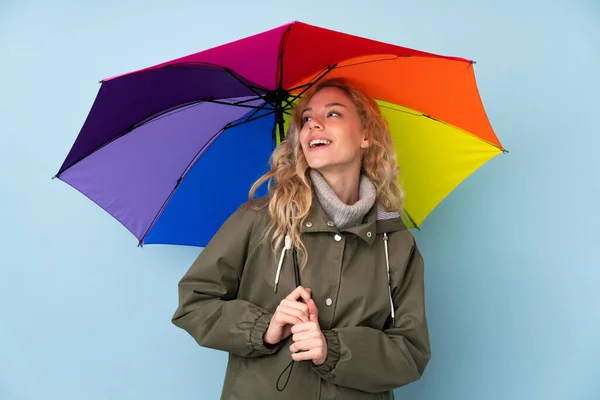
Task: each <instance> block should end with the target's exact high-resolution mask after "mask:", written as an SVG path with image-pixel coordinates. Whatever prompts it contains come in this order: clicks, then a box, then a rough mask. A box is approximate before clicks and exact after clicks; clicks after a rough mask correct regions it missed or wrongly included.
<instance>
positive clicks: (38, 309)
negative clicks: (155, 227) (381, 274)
mask: <svg viewBox="0 0 600 400" xmlns="http://www.w3.org/2000/svg"><path fill="white" fill-rule="evenodd" d="M78 3H79V4H77V3H76V2H72V3H71V2H68V1H51V2H50V1H49V2H42V1H27V0H1V1H0V60H1V62H0V121H1V122H2V123H1V125H0V182H1V183H2V185H1V186H0V187H1V188H2V189H1V190H2V195H1V196H0V224H1V225H0V226H1V227H2V229H0V263H1V266H0V399H1V400H4V399H9V400H12V399H36V400H37V399H45V400H51V399H61V400H63V399H64V400H66V399H89V400H92V399H103V400H104V399H145V400H149V399H167V398H197V399H217V398H218V396H219V393H220V390H221V384H222V378H223V375H224V367H225V361H226V354H224V353H220V352H217V351H213V350H208V349H202V348H199V347H198V346H197V345H196V344H195V343H194V342H193V340H192V338H191V337H189V336H188V335H187V334H186V333H185V332H183V331H181V330H178V329H177V328H175V327H174V326H173V325H171V323H170V318H171V316H172V314H173V312H174V310H175V308H176V305H177V291H176V286H177V281H178V280H179V278H180V277H181V276H182V275H183V274H184V273H185V271H186V270H187V269H188V268H189V266H190V264H191V263H192V262H193V260H194V259H195V258H196V256H197V254H198V252H199V251H200V249H198V248H193V247H181V246H180V247H178V246H158V245H152V246H146V247H144V248H143V249H140V248H138V247H137V246H136V245H137V240H136V239H135V238H134V237H133V236H132V235H131V234H130V233H129V232H128V231H127V230H126V229H124V228H123V227H122V226H121V225H120V224H119V223H118V222H117V221H115V220H113V219H112V218H110V217H109V216H108V215H107V214H106V213H105V212H104V211H102V210H101V209H99V208H98V207H97V206H95V205H94V204H93V203H92V202H90V201H89V200H87V199H86V198H84V196H82V195H80V194H79V193H77V192H76V191H74V190H73V189H71V188H70V187H68V186H67V185H66V184H64V183H62V182H60V181H58V180H52V179H51V177H52V176H53V175H54V173H55V172H56V171H57V170H58V168H59V166H60V164H61V163H62V161H63V159H64V157H65V155H66V153H67V152H68V150H69V148H70V146H71V144H72V142H73V141H74V139H75V137H76V135H77V132H78V131H79V129H80V127H81V125H82V123H83V121H84V118H85V116H86V115H87V112H88V110H89V107H90V106H91V104H92V102H93V99H94V97H95V95H96V93H97V90H98V81H99V80H100V79H102V78H105V77H109V76H112V75H116V74H119V73H122V72H127V71H130V70H134V69H138V68H141V67H144V66H148V65H152V64H155V63H158V62H162V61H165V60H168V59H172V58H176V57H179V56H182V55H186V54H189V53H193V52H196V51H199V50H202V49H205V48H209V47H212V46H215V45H218V44H221V43H225V42H228V41H231V40H235V39H238V38H241V37H244V36H247V35H251V34H254V33H258V32H261V31H264V30H267V29H270V28H272V27H275V26H279V25H281V24H284V23H286V22H289V21H292V20H301V21H303V22H307V23H311V24H315V25H319V26H324V27H328V28H331V29H336V30H340V31H344V32H350V33H353V34H356V35H360V36H367V37H370V38H374V39H379V40H383V41H386V42H392V43H396V44H400V45H404V46H408V47H414V48H419V49H422V50H426V51H432V52H437V53H443V54H447V55H458V56H463V57H467V58H471V59H474V60H476V61H477V64H476V66H475V70H476V74H477V79H478V84H479V88H480V92H481V95H482V98H483V101H484V104H485V106H486V110H487V112H488V115H489V117H490V120H491V121H492V124H493V126H494V128H495V130H496V132H497V134H498V135H499V137H500V138H501V140H502V142H503V144H504V145H505V146H506V147H507V148H508V149H509V150H510V154H508V155H502V156H498V157H496V158H495V159H493V160H492V161H491V162H489V163H488V164H486V165H485V166H484V167H483V168H481V169H480V170H479V171H477V173H475V174H474V175H473V176H472V177H471V178H469V179H468V180H467V181H466V182H464V184H462V185H461V186H460V187H459V188H458V189H457V190H456V191H454V192H453V193H452V194H451V196H449V197H448V198H447V199H446V201H444V203H443V204H442V205H441V206H440V207H439V208H438V209H436V210H435V212H434V213H433V214H432V215H431V216H430V218H429V219H428V220H427V221H426V222H425V224H424V225H423V227H422V230H421V231H420V232H416V236H417V240H418V241H419V244H420V246H421V248H422V251H423V253H424V256H425V257H426V261H427V272H426V284H427V307H428V316H429V321H430V327H431V339H432V349H433V359H432V361H431V363H430V365H429V367H428V369H427V371H426V373H425V376H424V377H423V379H422V380H420V381H418V382H416V383H414V384H411V385H409V386H407V387H405V388H402V389H400V390H399V391H398V395H399V398H403V399H427V400H438V399H439V400H454V399H456V400H469V399H473V400H481V399H486V400H496V399H544V400H548V399H561V400H563V399H569V400H575V399H576V400H584V399H585V400H594V399H595V400H597V399H600V340H599V338H600V335H599V331H600V290H599V289H598V285H599V281H600V262H599V261H598V259H599V257H598V248H599V246H598V243H599V239H600V235H599V234H598V232H597V229H598V225H599V223H600V218H599V213H598V209H597V204H598V197H599V195H600V182H599V178H598V174H599V173H600V167H599V163H598V149H599V147H600V134H599V132H598V122H597V117H598V109H599V108H600V101H599V97H598V93H599V89H600V85H599V78H598V71H600V23H599V21H600V3H598V1H597V0H589V1H566V0H563V1H556V2H545V1H504V2H492V1H487V0H485V1H484V0H479V1H466V0H458V1H452V2H451V1H444V0H438V1H420V2H415V1H410V2H409V1H389V2H385V1H373V2H372V3H370V5H368V6H367V3H366V2H365V1H362V2H353V1H326V2H325V1H304V2H280V1H278V2H274V1H273V2H255V1H252V2H250V1H232V0H229V1H214V2H204V1H180V2H173V3H172V4H168V3H167V2H166V1H162V2H159V1H153V0H127V1H126V0H120V1H115V0H112V1H102V2H98V1H96V2H85V4H84V2H78ZM332 45H334V44H332ZM306 51H307V56H308V55H309V54H310V46H309V45H308V44H307V49H306Z"/></svg>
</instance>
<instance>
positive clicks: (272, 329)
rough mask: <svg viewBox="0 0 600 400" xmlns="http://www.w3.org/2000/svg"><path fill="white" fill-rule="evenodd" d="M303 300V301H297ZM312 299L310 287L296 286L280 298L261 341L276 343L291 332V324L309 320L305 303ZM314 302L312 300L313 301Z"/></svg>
mask: <svg viewBox="0 0 600 400" xmlns="http://www.w3.org/2000/svg"><path fill="white" fill-rule="evenodd" d="M298 299H302V300H304V303H301V302H299V301H298ZM309 301H312V300H311V298H310V289H306V288H304V287H302V286H298V287H297V288H296V289H294V291H293V292H292V293H290V294H289V295H288V296H287V297H286V298H285V299H283V300H281V303H279V306H278V307H277V309H276V310H275V314H273V317H272V318H271V322H270V323H269V327H268V328H267V331H266V332H265V335H264V337H263V341H264V342H265V343H266V344H276V343H279V342H280V341H282V340H283V339H285V338H287V337H288V336H290V335H291V334H292V326H294V325H296V324H300V323H304V322H308V321H309V312H308V307H307V303H308V302H309ZM313 304H314V302H313Z"/></svg>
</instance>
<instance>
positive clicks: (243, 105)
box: [203, 97, 265, 110]
mask: <svg viewBox="0 0 600 400" xmlns="http://www.w3.org/2000/svg"><path fill="white" fill-rule="evenodd" d="M260 98H261V97H259V98H252V99H250V100H247V101H256V100H258V99H260ZM203 101H205V102H207V103H214V104H222V105H225V106H233V107H243V108H252V109H259V110H260V109H261V108H263V106H262V105H260V106H251V105H248V104H242V103H241V102H235V103H228V102H226V101H222V100H213V99H204V100H203ZM263 104H265V103H263Z"/></svg>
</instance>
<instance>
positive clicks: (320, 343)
mask: <svg viewBox="0 0 600 400" xmlns="http://www.w3.org/2000/svg"><path fill="white" fill-rule="evenodd" d="M306 305H307V308H308V315H309V318H308V322H301V323H298V324H296V325H294V326H293V328H292V333H293V334H294V336H292V339H293V341H294V343H293V344H292V345H291V346H290V351H291V352H292V359H293V360H295V361H303V360H312V362H313V364H315V365H322V364H323V363H324V362H325V359H327V340H326V339H325V336H324V335H323V332H322V331H321V327H320V326H319V311H318V310H317V305H316V304H315V302H314V301H313V300H312V299H310V300H309V301H307V302H306Z"/></svg>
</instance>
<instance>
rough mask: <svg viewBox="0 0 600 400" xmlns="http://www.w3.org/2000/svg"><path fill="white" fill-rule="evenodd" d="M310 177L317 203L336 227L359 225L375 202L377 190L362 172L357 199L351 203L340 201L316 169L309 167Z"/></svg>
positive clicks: (343, 227) (344, 227)
mask: <svg viewBox="0 0 600 400" xmlns="http://www.w3.org/2000/svg"><path fill="white" fill-rule="evenodd" d="M310 178H311V180H312V183H313V187H314V188H315V193H316V194H317V198H318V200H319V203H320V204H321V206H322V207H323V210H324V211H325V213H326V214H327V215H328V216H329V218H331V220H332V221H333V223H334V224H335V226H336V227H337V228H338V229H346V228H351V227H354V226H357V225H359V224H360V223H361V222H362V220H363V218H364V217H365V215H366V214H367V213H368V212H369V210H370V209H371V207H373V204H375V200H376V198H377V190H376V189H375V185H374V184H373V182H371V180H370V179H369V177H367V176H366V175H364V174H363V175H361V176H360V185H359V190H358V201H357V202H356V203H354V204H353V205H348V204H346V203H344V202H343V201H341V200H340V199H339V197H337V195H336V194H335V192H334V191H333V189H331V186H329V184H328V183H327V181H326V180H325V178H323V176H322V175H321V174H320V173H319V172H318V171H316V170H314V169H311V170H310Z"/></svg>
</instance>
